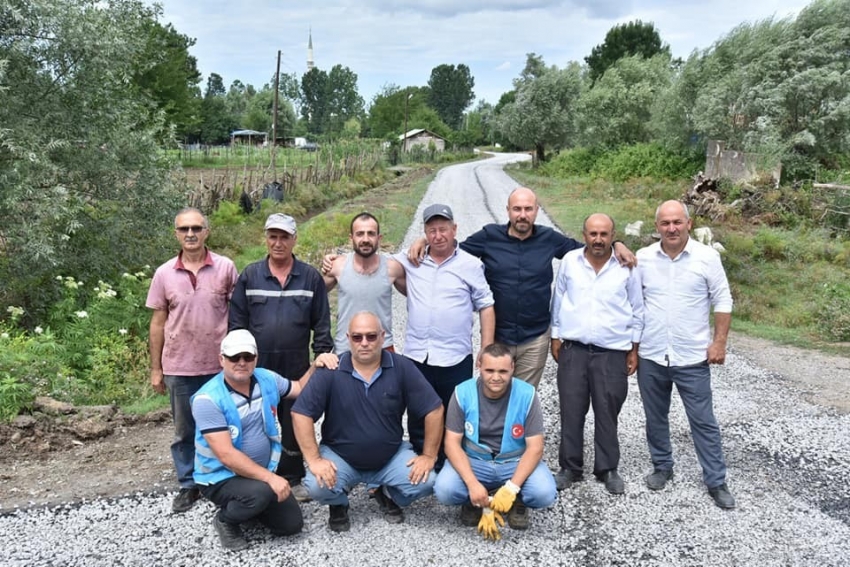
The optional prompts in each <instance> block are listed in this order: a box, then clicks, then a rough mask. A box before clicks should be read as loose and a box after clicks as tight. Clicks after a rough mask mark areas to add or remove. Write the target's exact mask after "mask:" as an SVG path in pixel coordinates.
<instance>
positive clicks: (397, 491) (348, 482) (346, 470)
mask: <svg viewBox="0 0 850 567" xmlns="http://www.w3.org/2000/svg"><path fill="white" fill-rule="evenodd" d="M367 450H368V449H367ZM319 454H320V455H321V457H322V458H323V459H327V460H329V461H331V462H333V463H334V464H335V465H336V486H334V487H333V488H326V487H320V486H319V485H318V483H317V482H316V477H315V476H313V473H312V472H310V471H309V470H308V471H307V476H305V477H304V486H305V487H306V488H307V490H308V491H310V496H311V497H312V498H313V500H315V501H316V502H318V503H319V504H330V505H332V506H340V505H346V506H347V505H348V492H349V491H350V490H351V489H352V488H353V487H354V486H356V485H358V484H361V483H363V484H367V485H369V486H381V485H383V486H385V487H386V488H387V492H389V494H390V497H391V498H392V499H393V502H395V503H396V504H398V505H399V506H401V507H404V506H407V505H408V504H410V503H411V502H413V501H414V500H418V499H420V498H424V497H426V496H428V495H429V494H431V493H432V492H433V490H434V478H435V475H434V473H433V472H431V473H430V474H429V475H428V480H426V481H425V482H421V483H419V484H411V483H410V479H409V478H408V475H409V474H410V467H408V466H407V462H408V461H409V460H410V459H413V458H414V457H416V453H415V452H414V451H413V447H411V445H410V443H408V442H407V441H403V442H402V444H401V446H400V447H399V448H398V451H396V454H395V455H393V457H392V459H390V460H389V462H388V463H387V464H386V465H384V467H383V468H381V469H379V470H373V471H364V470H357V469H355V468H354V467H352V466H351V465H349V464H348V463H347V462H345V461H344V460H342V458H341V457H340V456H339V455H337V454H336V453H334V451H333V450H332V449H331V448H330V447H328V446H327V445H321V446H319Z"/></svg>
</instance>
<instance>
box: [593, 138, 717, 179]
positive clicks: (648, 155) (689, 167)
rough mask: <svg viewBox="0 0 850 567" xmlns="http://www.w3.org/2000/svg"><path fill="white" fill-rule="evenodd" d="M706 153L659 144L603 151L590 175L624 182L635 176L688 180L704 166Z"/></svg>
mask: <svg viewBox="0 0 850 567" xmlns="http://www.w3.org/2000/svg"><path fill="white" fill-rule="evenodd" d="M704 163H705V156H703V155H702V154H701V152H698V151H697V150H696V149H693V150H691V152H690V153H686V154H682V153H679V152H676V151H673V150H668V149H666V148H664V147H663V146H661V145H659V144H634V145H631V146H622V147H620V148H619V149H617V150H614V151H610V152H605V153H604V154H603V155H602V156H600V158H599V159H598V160H597V161H596V163H595V164H594V166H593V169H592V170H591V175H593V176H594V177H601V178H604V179H610V180H612V181H626V180H627V179H631V178H634V177H651V178H653V179H687V178H689V177H692V176H693V175H694V173H696V172H697V171H699V170H701V169H702V168H703V167H704Z"/></svg>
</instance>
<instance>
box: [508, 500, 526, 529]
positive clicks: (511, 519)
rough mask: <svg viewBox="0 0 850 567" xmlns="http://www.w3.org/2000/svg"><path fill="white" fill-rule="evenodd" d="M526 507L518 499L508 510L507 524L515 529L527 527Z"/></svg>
mask: <svg viewBox="0 0 850 567" xmlns="http://www.w3.org/2000/svg"><path fill="white" fill-rule="evenodd" d="M528 521H529V519H528V507H527V506H526V505H525V504H523V503H522V502H520V501H519V500H516V501H514V505H513V506H511V509H510V510H508V525H509V526H510V527H512V528H513V529H515V530H527V529H528Z"/></svg>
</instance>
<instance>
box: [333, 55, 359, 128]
mask: <svg viewBox="0 0 850 567" xmlns="http://www.w3.org/2000/svg"><path fill="white" fill-rule="evenodd" d="M324 98H325V104H324V106H325V111H326V112H325V116H324V118H325V124H324V128H323V131H324V132H326V133H332V134H334V135H338V134H339V133H341V132H342V130H343V128H344V126H345V123H346V121H348V120H350V119H351V118H356V119H358V120H359V119H361V118H363V116H364V115H365V113H364V111H363V97H361V96H360V94H358V92H357V73H355V72H353V71H352V70H351V69H349V68H348V67H343V66H342V65H334V66H333V68H331V70H330V73H328V80H327V82H326V83H325V92H324Z"/></svg>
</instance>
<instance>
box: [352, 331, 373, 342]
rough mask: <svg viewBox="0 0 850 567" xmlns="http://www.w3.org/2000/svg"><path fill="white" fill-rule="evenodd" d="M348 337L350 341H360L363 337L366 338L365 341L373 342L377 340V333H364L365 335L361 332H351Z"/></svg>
mask: <svg viewBox="0 0 850 567" xmlns="http://www.w3.org/2000/svg"><path fill="white" fill-rule="evenodd" d="M348 338H349V339H351V342H353V343H362V342H363V339H366V342H367V343H374V342H375V341H377V340H378V333H366V334H365V335H364V334H361V333H352V334H350V335H348Z"/></svg>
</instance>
